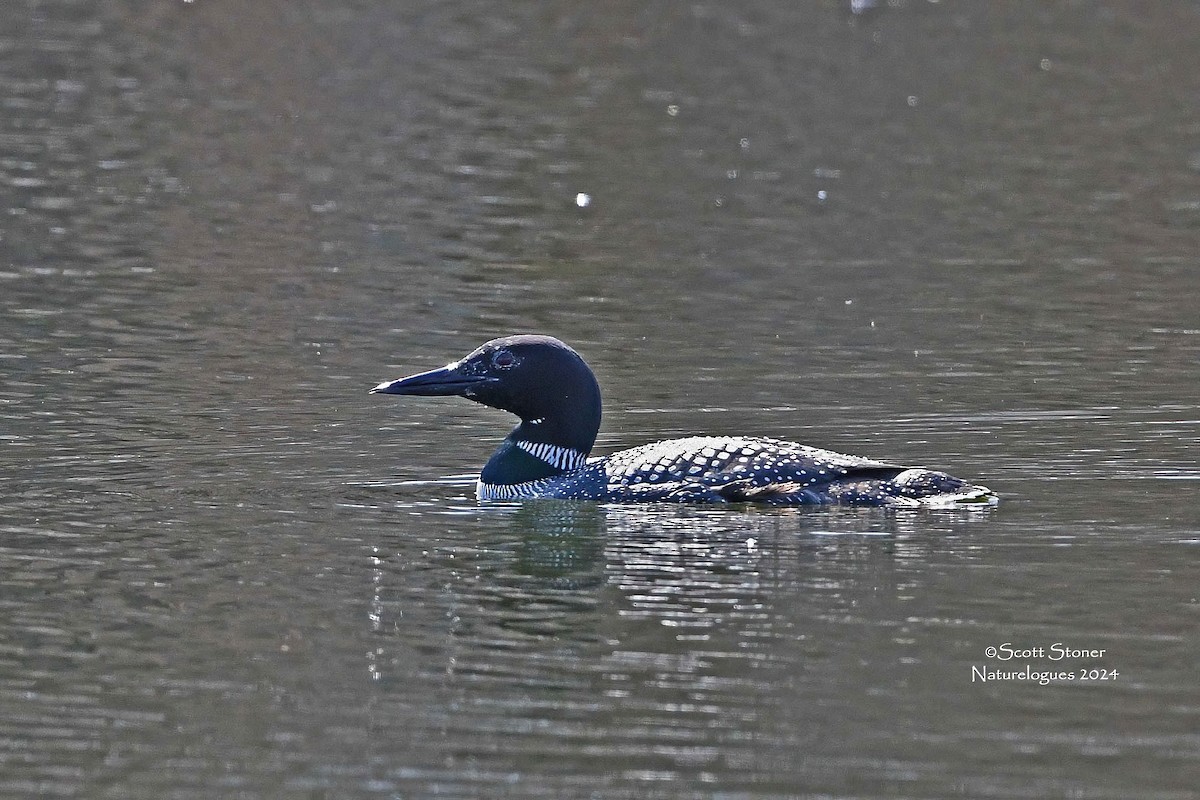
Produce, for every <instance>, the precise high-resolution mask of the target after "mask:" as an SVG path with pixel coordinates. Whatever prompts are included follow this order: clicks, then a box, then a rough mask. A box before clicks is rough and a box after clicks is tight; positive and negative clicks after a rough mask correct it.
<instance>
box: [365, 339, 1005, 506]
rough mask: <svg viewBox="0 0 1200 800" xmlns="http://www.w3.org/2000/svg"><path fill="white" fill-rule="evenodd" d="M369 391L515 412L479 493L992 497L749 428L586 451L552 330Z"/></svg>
mask: <svg viewBox="0 0 1200 800" xmlns="http://www.w3.org/2000/svg"><path fill="white" fill-rule="evenodd" d="M371 393H372V394H402V395H418V396H422V397H432V396H450V395H453V396H458V397H466V398H467V399H469V400H474V401H475V402H477V403H483V404H484V405H487V406H491V407H493V408H499V409H503V410H505V411H510V412H512V413H513V414H516V415H517V416H518V417H520V419H521V423H520V424H519V425H518V426H517V427H516V428H514V429H513V431H512V433H510V434H509V435H508V436H507V437H506V438H505V439H504V441H503V443H502V444H501V445H500V447H499V449H497V450H496V452H495V453H493V454H492V457H491V459H490V460H489V461H488V462H487V465H486V466H484V468H483V472H482V473H481V474H480V476H479V482H478V484H477V486H476V494H477V495H478V497H479V498H480V499H481V500H518V499H533V498H560V499H580V500H605V501H610V502H655V501H667V502H717V503H721V502H750V503H764V504H769V505H788V506H792V505H814V504H832V503H838V504H846V505H860V506H893V507H908V508H962V507H975V508H978V507H987V506H993V505H996V503H997V502H999V499H998V498H997V496H996V495H995V494H994V493H993V492H992V491H991V490H989V489H987V488H985V487H983V486H975V485H972V484H969V483H967V482H966V481H963V480H960V479H959V478H954V477H951V476H950V475H947V474H945V473H943V472H934V471H932V470H927V469H921V468H910V467H900V466H896V465H893V464H885V463H882V462H879V461H873V460H871V459H867V458H860V457H858V456H850V455H843V454H841V453H835V452H832V451H830V450H821V449H818V448H815V447H807V446H805V445H802V444H796V443H795V442H787V441H782V440H780V439H768V438H763V437H756V436H689V437H687V438H683V439H667V440H665V441H660V442H654V443H652V444H646V445H642V446H640V447H634V448H631V449H628V450H621V451H619V452H616V453H613V454H612V455H608V456H603V457H601V458H589V457H588V456H589V454H590V453H591V450H592V445H593V444H595V441H596V432H597V431H598V430H599V429H600V386H599V384H598V383H597V382H596V376H595V375H593V374H592V370H591V369H590V368H589V367H588V365H587V364H586V363H585V362H584V360H583V358H581V357H580V355H579V354H578V353H576V352H575V351H574V350H572V349H571V348H570V347H568V346H567V345H565V344H563V343H562V342H560V341H559V340H558V339H554V338H552V337H550V336H538V335H520V336H506V337H503V338H500V339H493V340H492V341H490V342H487V343H486V344H484V345H483V346H481V347H479V348H478V349H477V350H475V351H474V352H472V353H470V354H469V355H467V356H466V357H465V358H463V359H461V360H459V361H455V362H453V363H450V364H447V365H446V366H444V367H442V368H440V369H434V370H429V371H428V372H422V373H419V374H417V375H410V376H408V377H406V378H400V379H398V380H394V381H389V382H386V383H381V384H379V385H378V386H376V387H375V388H374V389H372V390H371Z"/></svg>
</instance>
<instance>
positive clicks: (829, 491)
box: [717, 467, 1000, 509]
mask: <svg viewBox="0 0 1200 800" xmlns="http://www.w3.org/2000/svg"><path fill="white" fill-rule="evenodd" d="M717 491H718V492H719V494H720V495H721V498H722V499H724V500H727V501H730V502H738V501H742V502H754V503H766V504H769V505H797V504H800V505H807V504H810V503H815V504H824V503H838V504H853V505H862V506H887V507H891V508H940V509H954V508H965V509H972V508H974V509H978V508H991V507H992V506H995V505H997V504H998V503H999V502H1000V498H999V497H998V496H997V495H996V493H995V492H993V491H992V490H991V489H988V488H987V487H986V486H978V485H975V484H970V483H967V482H966V481H964V480H962V479H960V478H955V477H953V476H952V475H947V474H946V473H944V472H935V471H934V470H929V469H923V468H913V469H903V468H886V467H884V468H880V467H863V468H859V469H856V470H853V471H851V472H850V473H849V474H847V475H843V476H841V477H839V478H836V479H834V480H832V481H830V482H828V483H825V484H818V485H808V484H797V483H788V482H783V481H781V482H778V483H771V484H767V485H766V486H751V485H748V484H747V483H744V482H740V481H738V482H733V483H730V484H727V485H725V486H722V487H720V488H719V489H718V490H717Z"/></svg>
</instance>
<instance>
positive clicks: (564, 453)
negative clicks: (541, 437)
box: [516, 439, 587, 470]
mask: <svg viewBox="0 0 1200 800" xmlns="http://www.w3.org/2000/svg"><path fill="white" fill-rule="evenodd" d="M516 445H517V447H519V448H521V449H522V450H524V451H525V452H526V453H529V455H531V456H533V457H534V458H538V459H541V460H542V461H545V462H546V463H547V464H550V465H551V466H554V467H557V468H558V469H562V470H569V469H575V468H576V467H582V466H583V464H584V462H586V461H587V456H585V455H584V454H583V453H581V452H579V451H578V450H573V449H572V448H570V447H562V446H560V445H557V444H546V443H545V442H526V441H524V440H521V439H518V440H517V441H516Z"/></svg>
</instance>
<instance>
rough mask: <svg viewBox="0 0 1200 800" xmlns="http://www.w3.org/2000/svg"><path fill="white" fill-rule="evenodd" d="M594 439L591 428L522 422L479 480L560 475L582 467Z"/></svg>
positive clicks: (493, 481) (496, 481)
mask: <svg viewBox="0 0 1200 800" xmlns="http://www.w3.org/2000/svg"><path fill="white" fill-rule="evenodd" d="M596 427H597V428H598V427H599V420H598V419H597V420H596ZM595 439H596V430H595V428H591V429H589V428H583V429H580V428H568V429H564V428H563V427H562V426H557V425H553V424H549V422H548V420H545V419H535V420H523V421H522V422H521V424H520V425H518V426H517V427H516V428H514V429H513V431H512V433H510V434H509V435H508V436H507V437H506V438H505V439H504V442H503V443H502V444H501V445H500V447H499V448H497V450H496V452H495V453H493V454H492V457H491V458H490V459H488V463H487V465H486V466H484V468H483V472H482V473H481V474H480V476H479V478H480V480H481V481H482V482H483V483H486V484H514V483H525V482H526V481H533V480H537V479H539V478H551V477H554V476H556V475H562V474H563V473H566V472H570V471H571V470H573V469H576V468H578V467H581V466H583V464H584V463H585V462H586V461H587V456H588V453H590V452H591V450H592V444H593V443H594V442H595Z"/></svg>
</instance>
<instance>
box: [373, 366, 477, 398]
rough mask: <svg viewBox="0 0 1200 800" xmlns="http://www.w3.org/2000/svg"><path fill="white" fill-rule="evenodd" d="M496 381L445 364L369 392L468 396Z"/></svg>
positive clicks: (386, 383)
mask: <svg viewBox="0 0 1200 800" xmlns="http://www.w3.org/2000/svg"><path fill="white" fill-rule="evenodd" d="M496 380H497V379H496V378H491V377H488V376H486V375H467V374H466V373H464V372H462V371H460V370H459V365H458V364H457V363H455V364H447V365H446V366H444V367H441V368H439V369H431V370H429V371H428V372H418V373H417V374H416V375H409V376H408V377H407V378H398V379H396V380H394V381H384V382H383V383H381V384H379V385H378V386H376V387H375V388H374V389H372V390H371V392H370V393H371V394H408V395H416V396H418V397H449V396H463V397H467V396H470V392H471V390H473V389H476V388H478V387H480V386H482V385H484V384H486V383H494V382H495V381H496Z"/></svg>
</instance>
